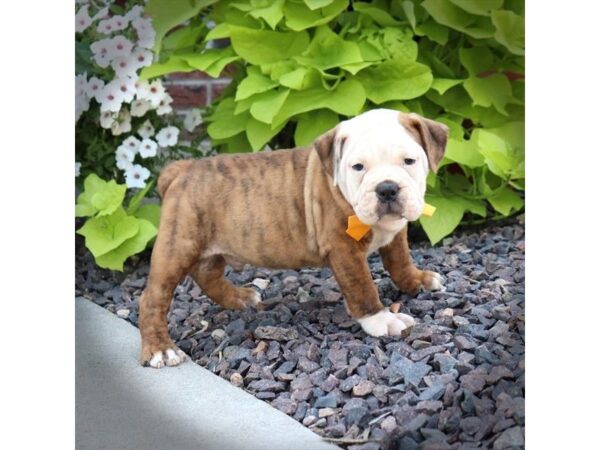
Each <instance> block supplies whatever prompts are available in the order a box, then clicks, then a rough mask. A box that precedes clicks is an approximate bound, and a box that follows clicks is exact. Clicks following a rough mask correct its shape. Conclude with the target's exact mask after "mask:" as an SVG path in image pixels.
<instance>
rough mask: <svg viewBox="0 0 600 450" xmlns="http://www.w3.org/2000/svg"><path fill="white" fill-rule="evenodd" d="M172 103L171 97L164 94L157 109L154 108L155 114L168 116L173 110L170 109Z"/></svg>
mask: <svg viewBox="0 0 600 450" xmlns="http://www.w3.org/2000/svg"><path fill="white" fill-rule="evenodd" d="M172 101H173V97H171V96H170V95H169V94H168V93H165V95H164V96H163V98H162V99H161V100H160V103H159V104H158V108H156V114H158V115H159V116H162V115H163V114H169V113H170V112H173V108H171V102H172Z"/></svg>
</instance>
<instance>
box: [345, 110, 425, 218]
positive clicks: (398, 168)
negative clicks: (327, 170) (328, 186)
mask: <svg viewBox="0 0 600 450" xmlns="http://www.w3.org/2000/svg"><path fill="white" fill-rule="evenodd" d="M336 140H337V147H338V148H337V150H338V151H339V153H338V155H339V157H338V159H337V163H336V164H335V167H334V182H335V183H336V184H337V185H338V186H339V189H340V190H341V192H342V194H343V195H344V197H345V198H346V200H347V201H348V203H350V204H351V205H352V207H353V209H354V211H355V213H356V215H357V216H358V218H359V219H360V220H361V222H363V223H365V224H368V225H372V226H373V225H376V224H382V225H383V224H386V223H390V222H394V221H398V220H401V219H406V220H409V221H414V220H416V219H418V218H419V216H420V215H421V213H422V211H423V206H424V204H425V202H424V196H425V189H426V178H427V173H428V170H429V166H428V162H427V155H426V153H425V151H424V149H423V148H422V147H421V145H419V144H418V143H417V141H416V139H415V138H414V137H413V136H412V135H411V134H410V132H409V131H408V130H407V129H406V128H405V127H404V126H403V125H402V124H401V123H400V122H399V121H398V112H397V111H392V110H385V109H382V110H373V111H369V112H367V113H364V114H362V115H360V116H357V117H355V118H353V119H351V120H348V121H346V122H342V123H341V124H340V125H339V130H338V135H337V136H336Z"/></svg>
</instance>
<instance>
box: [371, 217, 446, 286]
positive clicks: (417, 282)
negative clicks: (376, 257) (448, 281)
mask: <svg viewBox="0 0 600 450" xmlns="http://www.w3.org/2000/svg"><path fill="white" fill-rule="evenodd" d="M407 229H408V227H404V229H402V231H400V232H398V234H397V235H396V237H394V240H393V241H392V242H390V243H389V244H388V245H386V246H385V247H381V248H380V249H379V254H380V255H381V259H382V260H383V266H384V267H385V268H386V270H387V271H388V272H389V273H390V276H391V277H392V280H393V281H394V283H395V284H396V286H397V287H398V289H400V290H401V291H402V292H406V293H408V294H411V295H416V294H417V293H418V292H419V291H420V290H421V289H422V288H424V289H428V290H430V291H438V290H440V289H442V277H441V276H440V274H438V273H436V272H432V271H430V270H419V269H417V268H416V267H415V265H414V264H413V262H412V260H411V258H410V251H409V249H408V239H407V236H406V235H407Z"/></svg>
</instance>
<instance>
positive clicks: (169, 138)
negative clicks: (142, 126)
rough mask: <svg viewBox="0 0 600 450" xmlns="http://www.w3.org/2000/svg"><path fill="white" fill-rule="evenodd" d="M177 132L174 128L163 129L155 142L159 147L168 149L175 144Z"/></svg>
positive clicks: (177, 136)
mask: <svg viewBox="0 0 600 450" xmlns="http://www.w3.org/2000/svg"><path fill="white" fill-rule="evenodd" d="M178 138H179V130H178V129H177V128H176V127H173V126H171V127H165V128H163V129H162V130H160V131H159V132H158V134H157V135H156V140H157V141H158V145H160V146H161V147H170V146H172V145H175V144H177V139H178Z"/></svg>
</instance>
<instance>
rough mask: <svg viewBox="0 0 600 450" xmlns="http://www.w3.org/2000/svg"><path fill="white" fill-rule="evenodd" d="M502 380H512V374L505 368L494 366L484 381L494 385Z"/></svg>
mask: <svg viewBox="0 0 600 450" xmlns="http://www.w3.org/2000/svg"><path fill="white" fill-rule="evenodd" d="M502 378H514V374H513V372H511V371H510V370H508V369H507V368H506V367H505V366H494V367H492V370H491V371H490V373H489V374H488V376H487V377H485V381H487V382H488V384H495V383H497V382H498V381H499V380H500V379H502Z"/></svg>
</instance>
